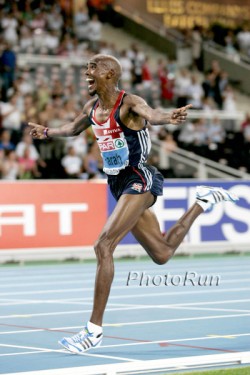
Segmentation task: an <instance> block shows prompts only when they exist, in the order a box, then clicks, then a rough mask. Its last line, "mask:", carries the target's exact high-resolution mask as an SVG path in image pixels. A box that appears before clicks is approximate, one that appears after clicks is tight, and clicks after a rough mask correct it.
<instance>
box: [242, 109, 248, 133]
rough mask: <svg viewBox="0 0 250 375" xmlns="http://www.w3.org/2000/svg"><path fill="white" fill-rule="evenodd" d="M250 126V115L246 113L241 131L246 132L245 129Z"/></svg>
mask: <svg viewBox="0 0 250 375" xmlns="http://www.w3.org/2000/svg"><path fill="white" fill-rule="evenodd" d="M249 125H250V113H246V115H245V119H244V121H243V122H242V123H241V125H240V127H241V130H242V131H244V129H245V128H246V127H247V126H249Z"/></svg>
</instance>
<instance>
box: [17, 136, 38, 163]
mask: <svg viewBox="0 0 250 375" xmlns="http://www.w3.org/2000/svg"><path fill="white" fill-rule="evenodd" d="M27 150H28V151H27ZM25 152H26V156H27V153H28V154H29V155H28V156H29V159H31V160H34V161H38V159H39V157H40V156H39V153H38V151H37V149H36V147H35V146H34V144H33V139H32V137H31V136H30V134H29V133H24V135H23V137H22V140H21V141H20V142H18V144H17V146H16V154H17V157H18V158H23V157H25Z"/></svg>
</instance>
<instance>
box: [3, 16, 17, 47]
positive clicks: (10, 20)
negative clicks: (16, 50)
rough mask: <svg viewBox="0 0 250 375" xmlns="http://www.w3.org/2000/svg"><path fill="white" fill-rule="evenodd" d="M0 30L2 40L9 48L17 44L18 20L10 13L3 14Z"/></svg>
mask: <svg viewBox="0 0 250 375" xmlns="http://www.w3.org/2000/svg"><path fill="white" fill-rule="evenodd" d="M1 29H2V30H3V38H4V40H5V42H6V43H8V44H9V45H10V46H15V45H17V42H18V33H17V29H18V20H17V19H16V18H15V16H14V14H13V13H12V12H10V13H5V14H4V16H3V18H2V20H1Z"/></svg>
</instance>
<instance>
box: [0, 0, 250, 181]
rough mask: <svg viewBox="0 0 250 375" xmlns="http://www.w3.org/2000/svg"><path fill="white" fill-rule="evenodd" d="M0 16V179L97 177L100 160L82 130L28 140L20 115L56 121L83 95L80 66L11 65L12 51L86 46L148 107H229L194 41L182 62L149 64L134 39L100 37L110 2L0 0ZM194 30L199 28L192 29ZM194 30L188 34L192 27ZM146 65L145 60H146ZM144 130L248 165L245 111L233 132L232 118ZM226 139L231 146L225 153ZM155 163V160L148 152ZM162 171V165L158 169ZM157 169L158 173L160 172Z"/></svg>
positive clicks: (216, 74)
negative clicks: (112, 61)
mask: <svg viewBox="0 0 250 375" xmlns="http://www.w3.org/2000/svg"><path fill="white" fill-rule="evenodd" d="M4 4H5V6H4V7H3V8H2V10H1V17H0V38H1V42H2V43H1V46H2V50H1V51H0V62H1V71H0V74H1V75H0V87H1V101H0V176H1V179H5V180H15V179H40V178H82V179H92V178H103V177H104V175H103V172H102V160H101V156H100V153H99V151H98V148H97V144H96V142H94V136H93V133H92V131H91V129H88V130H87V131H86V132H84V133H83V134H82V135H80V136H78V137H76V138H67V139H66V138H57V139H48V140H45V141H38V140H35V141H34V140H32V138H31V136H30V134H29V129H28V127H27V122H28V121H30V122H35V123H40V124H43V125H46V126H48V127H58V126H60V125H62V124H64V123H67V122H70V121H72V120H73V119H74V118H75V117H76V115H77V114H79V113H80V111H81V109H82V107H83V104H84V103H85V102H86V101H87V100H88V99H89V96H88V91H87V83H86V80H85V76H84V67H80V66H78V65H74V64H73V65H67V64H65V65H62V66H61V65H58V64H49V65H46V64H42V63H41V64H37V63H36V64H32V63H27V64H25V65H19V66H17V60H18V58H19V56H20V54H29V53H32V54H40V55H43V56H47V55H57V56H65V57H70V56H74V57H80V58H82V61H83V63H84V62H86V61H87V60H88V59H89V57H90V56H92V55H93V54H95V53H105V54H112V55H114V56H116V57H118V59H119V60H120V62H121V64H122V67H123V74H122V78H121V84H120V87H121V88H123V89H125V90H127V91H130V92H133V93H135V94H138V95H140V96H142V97H144V98H145V99H146V101H147V102H148V103H149V105H151V106H153V107H156V108H157V107H160V106H161V107H166V108H167V107H171V108H172V107H176V106H177V107H180V106H184V105H186V104H192V105H193V108H194V109H202V110H204V111H205V112H207V113H208V112H211V111H212V110H213V109H223V110H225V111H226V112H227V114H229V113H232V114H235V113H236V110H237V108H236V103H235V97H234V91H233V89H232V87H231V85H230V82H229V80H228V76H227V73H226V72H224V71H223V70H221V68H220V66H219V64H218V62H217V61H214V62H213V63H212V65H211V69H210V70H209V71H208V72H207V73H206V75H205V77H204V76H203V75H202V74H200V72H199V70H200V57H199V54H198V52H199V51H197V45H198V44H196V49H195V38H196V42H197V41H198V39H197V35H196V37H195V35H194V54H193V59H194V61H193V66H192V67H191V69H190V70H188V69H185V68H181V69H179V68H178V67H177V64H176V62H175V61H173V60H170V59H167V58H166V59H159V60H158V61H157V62H154V64H152V61H151V60H150V58H149V57H148V56H147V55H146V54H145V53H144V51H143V50H142V49H141V48H140V46H139V45H137V44H132V45H131V46H130V48H127V49H126V50H118V49H117V48H116V47H115V45H113V44H110V43H109V42H107V41H103V40H102V27H103V22H109V20H110V17H112V18H113V20H114V17H113V16H112V15H113V8H112V1H110V0H102V1H100V0H99V1H97V0H95V1H93V0H92V1H88V2H87V7H84V6H83V7H80V8H79V10H78V11H77V12H76V13H75V14H74V16H73V17H69V16H68V14H67V13H66V12H65V10H63V9H62V8H61V7H60V5H59V2H57V1H54V2H53V1H47V2H46V1H43V2H42V3H41V2H40V1H18V2H14V3H11V2H9V3H4ZM197 32H198V33H199V30H198V31H197ZM197 32H196V30H194V34H195V33H196V34H197ZM152 66H153V67H154V68H152ZM150 131H151V133H152V137H153V138H156V139H160V140H162V141H164V142H165V144H166V151H167V152H172V151H173V150H174V149H175V148H176V147H177V146H181V147H183V148H185V149H188V150H193V151H194V152H196V153H198V154H200V155H202V156H205V157H209V158H210V159H213V160H216V161H222V160H224V162H225V163H228V164H229V165H232V166H234V167H236V168H243V169H244V168H245V169H246V170H248V171H249V172H250V161H249V152H248V153H247V150H248V149H249V144H250V116H249V115H248V116H247V117H246V121H244V123H243V124H242V127H241V131H240V132H238V133H237V134H236V133H235V122H234V121H233V120H223V122H222V121H220V120H219V119H218V118H213V119H212V120H210V121H205V120H203V119H195V120H192V121H191V122H190V121H189V122H187V123H186V124H185V125H184V126H183V127H182V128H181V129H177V130H176V131H174V132H168V131H167V130H166V129H165V128H163V127H162V128H160V129H159V128H158V127H150ZM235 137H238V138H237V139H238V142H240V143H238V144H240V149H239V153H238V155H239V156H237V157H235V154H234V152H233V151H232V148H233V144H234V140H235V139H236V138H235ZM151 161H152V162H153V163H155V164H156V165H157V164H158V162H159V161H158V160H157V158H153V157H152V160H151ZM165 172H166V173H165ZM163 173H165V174H166V175H167V171H163Z"/></svg>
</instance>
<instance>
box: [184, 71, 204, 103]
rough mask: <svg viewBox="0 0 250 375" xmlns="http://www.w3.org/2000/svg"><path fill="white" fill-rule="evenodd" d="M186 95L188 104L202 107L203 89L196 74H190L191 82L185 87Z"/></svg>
mask: <svg viewBox="0 0 250 375" xmlns="http://www.w3.org/2000/svg"><path fill="white" fill-rule="evenodd" d="M187 96H188V100H187V103H188V104H192V105H193V109H201V108H202V98H203V96H204V91H203V89H202V86H201V84H200V82H199V79H198V77H197V75H195V74H192V76H191V84H190V85H189V87H188V88H187Z"/></svg>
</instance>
